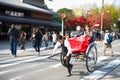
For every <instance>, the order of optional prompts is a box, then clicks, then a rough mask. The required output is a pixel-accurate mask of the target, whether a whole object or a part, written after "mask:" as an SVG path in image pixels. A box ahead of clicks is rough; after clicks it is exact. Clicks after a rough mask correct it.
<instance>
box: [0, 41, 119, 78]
mask: <svg viewBox="0 0 120 80" xmlns="http://www.w3.org/2000/svg"><path fill="white" fill-rule="evenodd" d="M96 43H97V50H98V61H97V66H96V70H95V71H94V72H93V73H90V72H88V71H87V69H86V64H85V61H82V60H76V59H74V58H73V59H72V63H73V65H74V67H73V70H72V74H73V75H72V76H71V77H66V74H67V69H66V68H65V67H63V66H62V65H61V63H60V55H56V56H54V57H53V58H50V59H49V58H47V57H48V56H50V55H51V53H52V49H46V50H44V49H43V48H41V53H40V56H38V55H37V53H36V52H35V51H34V49H33V48H32V47H31V45H30V43H27V44H26V50H19V47H18V52H17V57H13V56H11V55H10V50H9V43H8V42H0V80H120V79H119V78H120V49H119V48H120V40H115V41H113V43H112V45H113V50H114V55H115V56H114V57H111V56H110V52H109V51H107V52H106V54H107V56H103V54H102V46H103V45H102V42H96ZM59 52H60V49H58V50H57V51H56V53H59Z"/></svg>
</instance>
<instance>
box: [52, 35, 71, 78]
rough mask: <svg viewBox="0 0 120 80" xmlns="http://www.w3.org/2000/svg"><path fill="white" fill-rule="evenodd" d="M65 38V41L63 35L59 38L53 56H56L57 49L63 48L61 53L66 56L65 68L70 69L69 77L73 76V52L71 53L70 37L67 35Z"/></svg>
mask: <svg viewBox="0 0 120 80" xmlns="http://www.w3.org/2000/svg"><path fill="white" fill-rule="evenodd" d="M65 38H66V39H65V40H64V38H63V37H62V36H61V35H58V36H57V43H56V45H55V47H54V50H53V55H54V53H55V51H56V49H57V48H58V47H59V46H60V45H61V47H62V51H61V53H62V54H63V56H64V62H65V67H66V68H67V69H68V73H69V74H68V75H67V76H68V77H69V76H71V75H72V74H71V71H72V68H73V65H72V64H71V63H70V59H71V54H72V51H71V47H70V43H69V41H68V38H69V35H68V34H66V35H65Z"/></svg>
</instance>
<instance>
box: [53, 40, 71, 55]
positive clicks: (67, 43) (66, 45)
mask: <svg viewBox="0 0 120 80" xmlns="http://www.w3.org/2000/svg"><path fill="white" fill-rule="evenodd" d="M59 46H61V44H60V43H59V42H58V41H57V43H56V45H55V47H54V49H53V55H54V54H55V51H56V49H57V48H58V47H59ZM64 46H65V47H67V49H68V52H67V55H66V56H69V55H70V54H72V51H71V47H70V43H69V42H68V40H66V39H65V41H64Z"/></svg>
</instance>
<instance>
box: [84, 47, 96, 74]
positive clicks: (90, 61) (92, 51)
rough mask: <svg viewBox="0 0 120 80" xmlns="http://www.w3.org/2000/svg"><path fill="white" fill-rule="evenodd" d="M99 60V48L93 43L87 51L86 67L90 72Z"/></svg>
mask: <svg viewBox="0 0 120 80" xmlns="http://www.w3.org/2000/svg"><path fill="white" fill-rule="evenodd" d="M96 62H97V48H96V46H95V45H92V46H91V47H90V48H89V49H88V53H86V68H87V70H88V71H89V72H93V71H94V70H95V67H96Z"/></svg>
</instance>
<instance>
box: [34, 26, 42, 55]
mask: <svg viewBox="0 0 120 80" xmlns="http://www.w3.org/2000/svg"><path fill="white" fill-rule="evenodd" d="M41 41H42V32H41V30H40V29H39V28H37V29H36V32H35V46H34V48H35V50H36V52H38V55H40V46H41Z"/></svg>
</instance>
